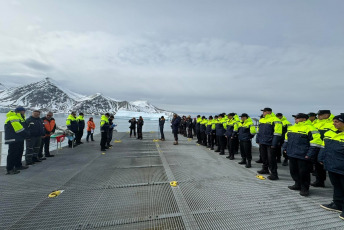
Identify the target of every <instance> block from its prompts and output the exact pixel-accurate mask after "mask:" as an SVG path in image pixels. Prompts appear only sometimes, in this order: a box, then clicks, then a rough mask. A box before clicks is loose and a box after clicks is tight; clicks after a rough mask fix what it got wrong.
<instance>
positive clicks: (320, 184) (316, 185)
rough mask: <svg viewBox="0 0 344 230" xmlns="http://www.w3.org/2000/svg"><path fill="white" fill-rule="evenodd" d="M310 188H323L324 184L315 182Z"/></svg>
mask: <svg viewBox="0 0 344 230" xmlns="http://www.w3.org/2000/svg"><path fill="white" fill-rule="evenodd" d="M311 186H313V187H320V188H324V187H325V183H324V181H317V180H316V181H315V182H313V183H311Z"/></svg>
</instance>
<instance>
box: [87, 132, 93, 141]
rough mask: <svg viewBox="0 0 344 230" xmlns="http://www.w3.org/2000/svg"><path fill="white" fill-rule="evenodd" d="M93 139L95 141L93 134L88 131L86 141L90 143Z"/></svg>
mask: <svg viewBox="0 0 344 230" xmlns="http://www.w3.org/2000/svg"><path fill="white" fill-rule="evenodd" d="M90 137H91V140H92V141H94V139H93V133H92V132H91V131H87V136H86V141H88V140H89V139H90Z"/></svg>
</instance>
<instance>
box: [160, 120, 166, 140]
mask: <svg viewBox="0 0 344 230" xmlns="http://www.w3.org/2000/svg"><path fill="white" fill-rule="evenodd" d="M164 125H165V118H164V116H161V118H159V128H160V134H161V139H160V140H162V141H164V140H165V135H164Z"/></svg>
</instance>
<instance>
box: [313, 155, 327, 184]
mask: <svg viewBox="0 0 344 230" xmlns="http://www.w3.org/2000/svg"><path fill="white" fill-rule="evenodd" d="M316 159H318V157H317V158H316ZM315 178H316V181H318V182H324V181H325V180H326V170H325V169H324V165H321V164H320V163H319V162H316V163H315Z"/></svg>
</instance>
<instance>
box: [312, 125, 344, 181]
mask: <svg viewBox="0 0 344 230" xmlns="http://www.w3.org/2000/svg"><path fill="white" fill-rule="evenodd" d="M322 146H324V148H322V149H321V150H320V153H319V156H318V160H319V161H320V162H323V163H324V166H325V169H326V170H327V171H329V172H334V173H338V174H341V175H344V132H340V131H338V130H330V131H327V132H326V133H325V135H324V140H323V143H322Z"/></svg>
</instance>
